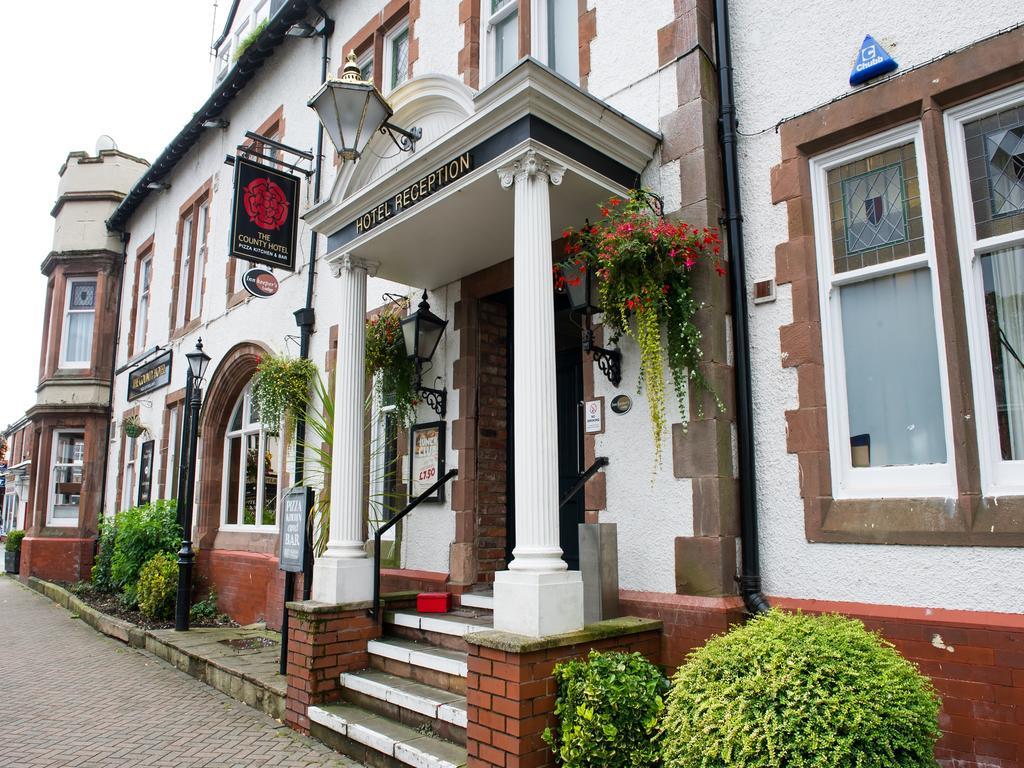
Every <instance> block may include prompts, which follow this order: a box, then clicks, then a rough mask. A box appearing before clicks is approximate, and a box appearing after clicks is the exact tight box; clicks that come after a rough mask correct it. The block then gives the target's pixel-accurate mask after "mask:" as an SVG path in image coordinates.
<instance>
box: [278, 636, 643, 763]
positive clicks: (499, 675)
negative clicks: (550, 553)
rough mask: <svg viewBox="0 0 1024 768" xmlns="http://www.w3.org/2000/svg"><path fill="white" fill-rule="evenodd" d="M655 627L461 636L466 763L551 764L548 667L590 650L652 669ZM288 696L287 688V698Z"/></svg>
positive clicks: (551, 704)
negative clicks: (640, 658)
mask: <svg viewBox="0 0 1024 768" xmlns="http://www.w3.org/2000/svg"><path fill="white" fill-rule="evenodd" d="M661 626H662V625H661V622H660V621H655V620H651V619H638V618H635V617H631V616H630V617H625V618H621V619H610V620H608V621H602V622H599V623H597V624H591V625H588V626H587V627H585V628H584V629H582V630H580V631H579V632H570V633H569V634H566V635H555V636H553V637H544V638H531V637H525V636H523V635H513V634H510V633H507V632H496V631H488V632H478V633H476V634H472V635H469V636H467V638H466V639H467V640H468V641H469V674H468V676H467V679H466V704H467V709H468V727H467V729H466V750H467V755H468V763H467V765H468V766H470V768H484V767H485V766H486V767H487V768H547V766H553V765H554V764H555V760H554V755H553V754H552V753H551V750H550V749H549V748H548V746H547V745H546V744H545V743H544V740H543V739H542V738H541V734H542V733H544V729H545V728H547V727H548V726H551V727H554V726H555V724H556V721H555V716H554V711H555V694H556V693H557V690H556V686H555V679H554V676H553V672H554V668H555V665H556V664H558V663H559V662H562V661H568V660H570V659H577V658H581V657H584V656H586V655H587V654H588V653H589V652H590V649H591V648H593V649H595V650H598V651H625V652H632V651H638V652H639V653H642V654H643V655H644V656H646V657H647V658H648V659H649V660H650V661H652V662H653V663H655V664H658V663H659V661H660V658H659V649H660V646H661ZM290 692H291V689H290V688H289V696H290V695H291V694H290ZM289 701H290V699H289Z"/></svg>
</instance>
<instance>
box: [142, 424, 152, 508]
mask: <svg viewBox="0 0 1024 768" xmlns="http://www.w3.org/2000/svg"><path fill="white" fill-rule="evenodd" d="M153 447H154V441H152V440H147V441H146V442H144V443H143V444H142V456H141V458H140V459H139V506H140V507H141V506H142V505H143V504H149V501H150V496H151V495H152V491H153Z"/></svg>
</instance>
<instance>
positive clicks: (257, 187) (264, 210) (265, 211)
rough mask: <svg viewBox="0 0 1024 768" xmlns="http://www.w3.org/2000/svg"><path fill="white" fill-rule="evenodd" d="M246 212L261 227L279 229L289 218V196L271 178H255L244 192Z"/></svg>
mask: <svg viewBox="0 0 1024 768" xmlns="http://www.w3.org/2000/svg"><path fill="white" fill-rule="evenodd" d="M243 202H244V203H245V212H246V213H247V214H249V220H250V221H251V222H252V223H253V224H255V225H256V226H257V227H259V228H260V229H271V230H273V229H278V228H279V227H281V226H282V225H284V223H285V222H286V221H287V220H288V198H287V197H286V196H285V194H284V190H283V189H281V187H279V186H278V185H277V184H276V183H274V182H273V181H271V180H270V179H253V180H252V181H250V182H249V183H248V184H247V185H246V187H245V190H244V192H243Z"/></svg>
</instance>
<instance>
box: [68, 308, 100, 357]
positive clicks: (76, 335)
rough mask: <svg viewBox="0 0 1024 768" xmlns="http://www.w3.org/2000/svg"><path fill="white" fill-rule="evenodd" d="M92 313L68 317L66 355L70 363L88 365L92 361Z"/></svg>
mask: <svg viewBox="0 0 1024 768" xmlns="http://www.w3.org/2000/svg"><path fill="white" fill-rule="evenodd" d="M92 323H93V313H92V312H72V313H70V314H69V315H68V338H67V347H66V351H65V353H64V357H65V359H66V360H67V361H68V362H69V363H88V362H89V360H91V359H92Z"/></svg>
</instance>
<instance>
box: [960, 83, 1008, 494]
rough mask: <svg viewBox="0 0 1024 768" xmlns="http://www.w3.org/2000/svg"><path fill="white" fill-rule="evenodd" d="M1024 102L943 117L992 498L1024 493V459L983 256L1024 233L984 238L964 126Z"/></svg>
mask: <svg viewBox="0 0 1024 768" xmlns="http://www.w3.org/2000/svg"><path fill="white" fill-rule="evenodd" d="M1022 102H1024V84H1022V85H1016V86H1014V87H1012V88H1007V89H1005V90H1002V91H998V92H996V93H993V94H990V95H989V96H985V97H984V98H981V99H977V100H976V101H972V102H970V103H968V104H965V105H962V106H959V107H956V108H954V109H950V110H948V111H947V112H946V113H945V114H944V115H943V121H944V123H945V132H946V147H947V153H948V155H949V170H950V182H951V186H952V188H953V218H954V221H955V222H956V232H957V246H958V249H959V255H960V258H959V261H960V273H961V276H962V280H963V285H964V306H965V309H966V314H967V341H968V347H969V349H970V360H971V381H972V383H973V387H974V411H975V423H976V425H977V427H976V428H977V431H978V450H979V454H980V458H981V490H982V493H983V494H984V495H986V496H1010V495H1022V494H1024V459H1018V460H1007V459H1004V458H1003V455H1002V450H1001V448H1000V444H999V429H998V427H997V426H996V425H997V418H996V399H995V382H994V379H993V375H992V363H991V358H990V354H991V353H990V351H989V339H988V323H987V321H986V318H985V295H984V290H985V288H984V282H983V279H982V271H981V259H980V256H981V255H982V254H985V253H991V252H993V251H997V250H1001V249H1004V248H1011V247H1013V246H1018V245H1024V229H1021V230H1017V231H1016V232H1011V233H1010V234H1006V235H997V236H995V237H986V238H982V239H978V238H977V236H976V231H977V230H976V229H975V223H974V202H973V200H972V197H971V189H970V181H969V179H970V175H969V173H968V170H967V148H966V147H965V146H964V124H965V123H969V122H972V121H974V120H977V119H978V118H980V117H985V116H986V115H990V114H992V113H995V112H1001V111H1002V110H1004V109H1006V108H1008V107H1011V106H1014V105H1015V104H1020V103H1022Z"/></svg>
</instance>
